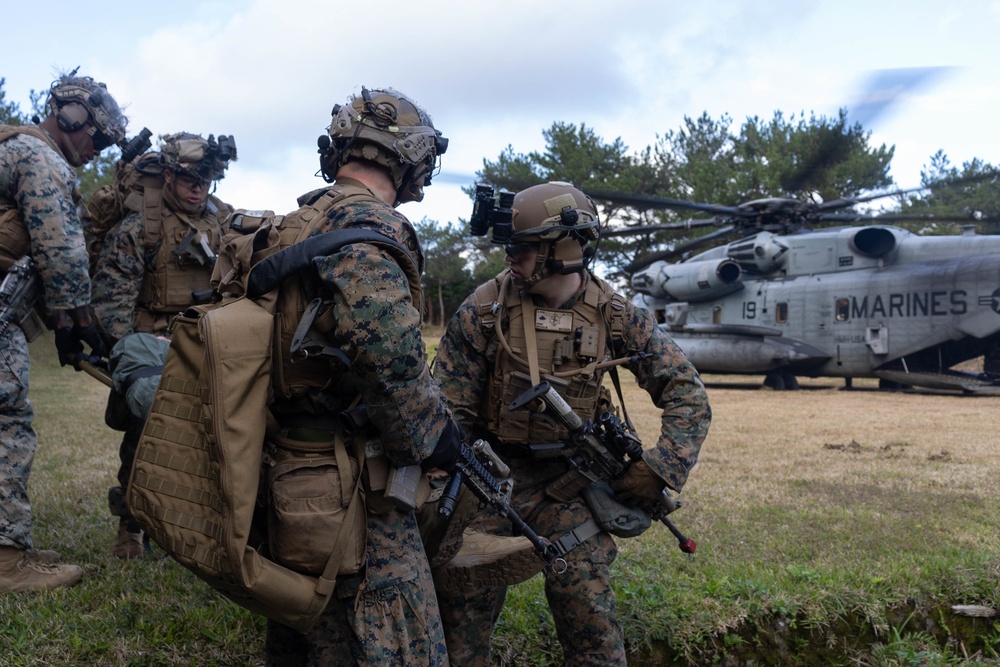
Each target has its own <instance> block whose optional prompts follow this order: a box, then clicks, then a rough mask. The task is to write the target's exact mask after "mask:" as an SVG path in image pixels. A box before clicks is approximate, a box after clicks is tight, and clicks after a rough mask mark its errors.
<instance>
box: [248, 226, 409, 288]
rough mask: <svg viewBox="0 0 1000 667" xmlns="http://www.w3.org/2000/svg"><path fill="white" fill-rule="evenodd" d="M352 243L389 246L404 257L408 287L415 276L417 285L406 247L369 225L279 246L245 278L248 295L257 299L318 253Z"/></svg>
mask: <svg viewBox="0 0 1000 667" xmlns="http://www.w3.org/2000/svg"><path fill="white" fill-rule="evenodd" d="M352 243H375V244H378V245H381V246H388V247H389V248H390V249H392V250H395V251H396V253H394V254H398V255H400V256H401V257H402V258H404V259H405V260H406V261H404V263H403V264H401V265H400V266H401V267H402V268H403V270H404V271H405V272H406V277H407V279H408V280H409V282H410V286H411V291H412V288H413V284H414V280H415V281H416V284H417V286H418V288H419V284H420V278H419V275H418V274H417V272H416V263H415V262H414V261H413V258H412V257H411V256H410V253H409V251H408V250H407V249H406V248H404V247H403V246H402V245H401V244H399V243H398V242H396V241H395V240H393V239H391V238H389V237H388V236H385V235H383V234H379V233H378V232H375V231H372V230H368V229H335V230H332V231H329V232H325V233H323V234H317V235H315V236H310V237H309V238H307V239H305V240H303V241H300V242H298V243H295V244H293V245H290V246H288V247H287V248H285V249H283V250H279V251H278V252H276V253H274V254H273V255H271V256H270V257H267V258H265V259H263V260H261V261H260V262H258V263H257V265H256V266H254V267H253V269H252V270H251V271H250V276H249V277H248V278H247V296H248V297H249V298H251V299H259V298H260V297H262V296H264V295H265V294H267V293H268V292H270V291H271V290H273V289H275V288H276V287H278V286H279V285H280V284H281V283H283V282H284V281H285V280H287V279H288V278H291V277H292V276H294V275H296V274H297V273H299V272H301V271H303V270H305V269H307V268H309V267H310V266H311V265H312V262H313V260H314V259H316V258H317V257H325V256H327V255H332V254H333V253H335V252H337V251H338V250H340V249H341V248H342V247H344V246H346V245H351V244H352Z"/></svg>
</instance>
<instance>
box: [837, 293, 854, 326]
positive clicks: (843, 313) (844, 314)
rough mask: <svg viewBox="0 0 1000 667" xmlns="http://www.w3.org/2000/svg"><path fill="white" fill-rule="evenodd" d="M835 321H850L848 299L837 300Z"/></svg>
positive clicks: (849, 303)
mask: <svg viewBox="0 0 1000 667" xmlns="http://www.w3.org/2000/svg"><path fill="white" fill-rule="evenodd" d="M836 317H837V321H838V322H846V321H847V320H849V319H851V302H850V300H849V299H844V298H840V299H837V315H836Z"/></svg>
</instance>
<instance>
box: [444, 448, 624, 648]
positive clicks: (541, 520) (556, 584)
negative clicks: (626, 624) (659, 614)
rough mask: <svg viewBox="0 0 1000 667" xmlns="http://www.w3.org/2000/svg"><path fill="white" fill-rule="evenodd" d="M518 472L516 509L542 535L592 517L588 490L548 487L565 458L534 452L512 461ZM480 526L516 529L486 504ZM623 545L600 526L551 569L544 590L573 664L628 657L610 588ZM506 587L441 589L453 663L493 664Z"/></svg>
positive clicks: (552, 535) (505, 531)
mask: <svg viewBox="0 0 1000 667" xmlns="http://www.w3.org/2000/svg"><path fill="white" fill-rule="evenodd" d="M508 463H509V464H510V467H511V474H512V476H513V478H514V497H513V498H512V501H511V504H512V505H513V507H514V510H515V511H516V512H517V513H518V514H519V515H520V516H521V518H523V519H524V520H525V521H527V523H528V525H530V526H531V527H532V528H533V529H534V530H535V531H536V532H537V533H538V534H539V535H542V536H543V537H547V538H549V539H551V540H556V539H559V538H560V537H562V536H563V535H565V534H566V533H568V532H569V531H571V530H573V529H574V528H576V527H578V526H580V525H581V524H582V523H584V522H585V521H587V520H588V519H590V518H591V513H590V509H589V508H588V507H587V504H586V503H585V502H584V500H583V498H582V497H580V496H577V497H575V498H573V499H572V500H570V501H569V502H566V503H560V502H557V501H555V500H552V499H551V498H549V497H548V496H546V495H545V489H546V487H548V486H549V485H550V484H551V483H552V481H553V480H554V479H555V478H556V477H558V476H559V475H560V474H562V472H563V471H564V470H565V468H564V466H563V464H562V463H561V462H558V461H556V462H552V463H543V462H539V461H535V460H529V459H514V460H510V461H508ZM469 527H470V528H471V529H473V530H477V531H482V532H488V533H492V534H494V535H510V534H511V525H510V522H509V521H508V520H507V519H504V518H501V517H499V516H497V515H496V514H495V513H492V512H489V511H486V512H484V513H483V514H481V515H480V516H478V517H477V518H476V519H474V520H473V521H472V524H471V525H470V526H469ZM617 554H618V550H617V547H616V546H615V542H614V540H613V539H612V538H611V536H610V535H608V534H607V533H598V534H597V535H595V536H593V537H591V538H590V539H589V540H587V541H586V542H584V543H583V544H581V545H579V546H577V547H576V548H575V549H573V550H572V551H570V552H569V553H568V554H566V559H565V560H566V564H567V568H566V571H565V572H563V573H561V574H556V573H555V572H552V571H551V570H549V569H546V570H545V573H544V576H545V597H546V599H547V600H548V603H549V609H550V610H551V611H552V618H553V621H554V623H555V628H556V635H557V637H558V638H559V643H560V644H561V645H562V650H563V656H564V661H565V664H566V665H573V666H574V667H583V666H588V667H589V666H594V667H596V666H598V665H601V666H607V665H625V664H626V660H625V646H624V640H623V634H622V629H621V626H620V625H619V624H618V620H617V615H616V600H615V593H614V591H613V590H612V589H611V581H610V579H611V575H610V565H611V563H612V562H613V561H614V559H615V556H617ZM506 594H507V589H506V588H505V587H499V588H482V589H478V590H468V591H466V592H464V593H463V594H461V595H458V596H449V595H445V594H441V593H439V595H438V602H439V604H440V605H441V620H442V622H443V623H444V631H445V638H446V640H447V644H448V655H449V658H450V659H451V663H452V665H458V666H461V667H469V666H472V665H476V666H482V667H488V665H489V664H490V636H491V635H492V633H493V626H494V625H495V624H496V621H497V618H498V617H499V615H500V611H501V609H502V607H503V601H504V598H505V597H506Z"/></svg>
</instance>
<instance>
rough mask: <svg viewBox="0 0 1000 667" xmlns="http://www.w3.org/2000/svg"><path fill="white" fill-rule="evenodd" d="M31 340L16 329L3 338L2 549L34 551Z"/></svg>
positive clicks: (0, 412)
mask: <svg viewBox="0 0 1000 667" xmlns="http://www.w3.org/2000/svg"><path fill="white" fill-rule="evenodd" d="M28 370H29V361H28V341H26V340H25V338H24V334H23V333H22V332H21V329H20V328H19V327H17V326H10V327H8V328H7V331H5V332H4V333H3V334H2V335H0V546H15V547H19V548H22V549H28V548H31V546H32V544H31V502H30V501H29V500H28V476H29V475H30V474H31V464H32V462H33V461H34V459H35V449H36V447H37V446H38V439H37V437H36V436H35V431H34V429H33V428H32V427H31V421H32V419H33V418H34V412H33V411H32V409H31V403H30V402H29V401H28Z"/></svg>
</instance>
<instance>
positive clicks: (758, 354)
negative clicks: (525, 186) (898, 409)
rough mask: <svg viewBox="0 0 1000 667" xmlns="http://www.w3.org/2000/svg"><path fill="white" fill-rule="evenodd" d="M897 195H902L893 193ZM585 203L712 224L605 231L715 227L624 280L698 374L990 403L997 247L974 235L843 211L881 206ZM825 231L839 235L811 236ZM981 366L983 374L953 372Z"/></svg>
mask: <svg viewBox="0 0 1000 667" xmlns="http://www.w3.org/2000/svg"><path fill="white" fill-rule="evenodd" d="M918 189H919V188H918ZM903 192H910V191H900V192H897V193H890V194H901V193H903ZM589 194H590V195H591V196H592V197H593V198H594V199H595V200H598V201H608V202H613V203H616V204H626V205H629V206H632V207H635V208H639V209H642V208H646V209H649V208H673V209H689V210H700V211H705V212H708V213H711V214H712V217H710V218H704V219H697V220H688V221H684V222H679V223H666V224H663V225H652V226H645V227H640V228H636V227H628V228H624V229H617V230H616V229H609V230H606V231H604V232H602V236H606V237H607V236H625V235H634V234H640V233H649V232H652V231H660V230H665V229H679V228H692V227H701V226H716V227H719V229H717V230H715V231H713V232H710V233H709V234H706V235H705V236H702V237H699V238H696V239H694V240H693V241H691V242H688V243H687V244H682V245H680V246H678V247H676V248H674V249H673V250H669V251H665V252H661V253H655V254H651V255H647V256H646V257H644V258H639V259H637V260H636V261H635V262H633V263H632V264H631V265H630V266H628V267H627V268H626V272H627V273H628V274H630V275H631V284H632V287H633V288H634V289H635V291H636V292H637V296H636V303H638V304H639V305H643V306H645V307H646V308H648V309H649V310H650V311H651V312H653V313H654V315H655V317H656V318H657V321H658V322H660V323H661V326H663V327H664V328H666V329H667V330H668V331H669V333H670V335H671V337H672V338H673V339H674V340H675V341H676V342H677V343H678V345H680V347H681V348H682V349H683V350H684V352H685V353H686V354H687V355H688V357H689V358H690V359H691V361H692V363H693V364H694V365H695V367H696V368H698V370H699V371H700V372H701V373H720V374H746V375H764V376H765V378H764V385H765V386H767V387H770V388H772V389H775V390H783V389H797V388H798V380H797V376H806V377H840V378H844V379H845V385H846V386H847V387H850V386H851V381H852V379H853V378H879V385H880V387H882V388H891V389H900V388H905V387H910V386H919V387H925V388H931V389H949V390H959V391H962V392H964V393H969V394H1000V236H991V235H979V234H976V233H975V231H974V229H973V228H972V227H971V226H966V227H964V228H963V230H964V231H963V233H962V234H961V235H957V236H941V235H937V236H920V235H917V234H914V233H911V232H909V231H907V230H905V229H902V228H900V227H896V226H892V225H890V224H883V223H885V222H888V221H902V220H914V219H921V218H920V216H904V215H896V216H892V215H886V216H869V215H865V214H859V213H855V212H853V211H848V210H847V209H849V208H850V207H852V206H854V205H856V204H860V203H864V202H867V201H871V200H873V199H876V198H879V197H884V196H887V195H886V194H879V195H872V196H869V197H858V198H844V199H836V200H832V201H828V202H823V203H813V202H802V201H798V200H795V199H785V198H768V199H758V200H754V201H749V202H746V203H744V204H741V205H739V206H735V207H730V206H720V205H714V204H699V203H696V202H685V201H680V200H673V199H660V198H655V197H636V196H629V195H620V194H616V193H605V192H590V193H589ZM830 223H834V224H836V223H840V224H841V225H842V226H839V227H831V228H825V229H818V230H815V231H808V229H809V228H810V227H811V226H814V225H819V224H830ZM858 223H869V224H862V226H856V225H857V224H858ZM873 223H874V224H873ZM732 235H736V236H737V237H738V238H737V239H736V240H734V241H732V242H730V243H728V244H726V245H721V246H718V247H714V248H712V249H710V250H706V251H704V252H701V253H700V254H697V255H694V256H690V257H688V258H686V259H684V260H683V261H680V262H679V263H671V262H670V260H671V259H676V258H678V257H681V256H682V255H685V254H688V253H690V252H691V251H693V250H695V249H696V248H701V247H704V246H705V245H706V244H710V243H712V242H713V241H714V242H719V241H720V240H721V239H723V238H724V237H727V236H732ZM977 357H983V358H984V365H983V372H978V373H976V372H964V371H960V370H956V369H955V368H954V366H956V365H957V364H960V363H961V362H964V361H967V360H970V359H974V358H977Z"/></svg>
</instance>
